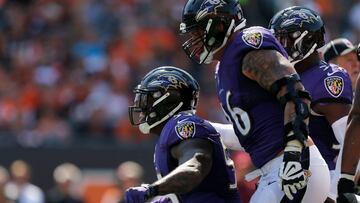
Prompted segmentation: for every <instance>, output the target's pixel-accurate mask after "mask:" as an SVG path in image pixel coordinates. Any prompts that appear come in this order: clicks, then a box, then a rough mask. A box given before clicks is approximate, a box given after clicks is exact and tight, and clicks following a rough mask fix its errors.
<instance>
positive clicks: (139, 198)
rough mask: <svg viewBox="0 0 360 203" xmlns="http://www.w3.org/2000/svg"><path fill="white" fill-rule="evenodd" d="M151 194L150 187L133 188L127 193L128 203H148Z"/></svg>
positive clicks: (126, 200)
mask: <svg viewBox="0 0 360 203" xmlns="http://www.w3.org/2000/svg"><path fill="white" fill-rule="evenodd" d="M148 194H149V186H148V185H141V186H140V187H131V188H129V189H127V190H126V192H125V202H126V203H144V202H146V200H147V199H149V197H148Z"/></svg>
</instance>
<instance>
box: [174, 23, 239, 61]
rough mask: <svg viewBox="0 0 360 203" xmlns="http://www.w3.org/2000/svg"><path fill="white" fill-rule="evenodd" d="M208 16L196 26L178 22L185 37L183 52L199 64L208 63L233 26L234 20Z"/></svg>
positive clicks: (228, 35)
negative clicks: (187, 25)
mask: <svg viewBox="0 0 360 203" xmlns="http://www.w3.org/2000/svg"><path fill="white" fill-rule="evenodd" d="M224 19H225V18H219V17H217V18H209V19H208V20H207V21H206V20H204V21H203V23H200V24H199V25H198V26H193V27H188V28H187V27H186V24H185V23H181V24H180V33H181V34H182V35H183V36H184V37H185V40H184V41H185V42H184V43H183V45H182V47H183V49H184V51H185V53H186V54H187V55H188V56H189V57H190V58H191V59H192V60H194V61H196V62H197V63H199V64H202V63H205V64H210V63H211V62H212V61H213V58H214V54H215V53H217V52H218V51H219V50H220V49H221V48H223V47H224V46H225V44H226V42H227V40H228V38H229V37H230V35H231V33H232V32H233V31H234V28H235V20H234V19H231V20H230V19H227V20H228V21H229V22H230V24H228V23H226V22H227V20H224Z"/></svg>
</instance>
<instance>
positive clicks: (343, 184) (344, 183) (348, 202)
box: [336, 178, 358, 203]
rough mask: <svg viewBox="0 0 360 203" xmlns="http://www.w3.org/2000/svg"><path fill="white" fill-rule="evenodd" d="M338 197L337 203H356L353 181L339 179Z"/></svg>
mask: <svg viewBox="0 0 360 203" xmlns="http://www.w3.org/2000/svg"><path fill="white" fill-rule="evenodd" d="M337 188H338V197H337V198H336V202H337V203H358V202H357V200H356V197H355V184H354V181H352V180H349V179H346V178H340V180H339V182H338V186H337Z"/></svg>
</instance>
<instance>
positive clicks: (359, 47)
mask: <svg viewBox="0 0 360 203" xmlns="http://www.w3.org/2000/svg"><path fill="white" fill-rule="evenodd" d="M356 54H357V58H358V61H360V43H359V45H358V48H357V50H356Z"/></svg>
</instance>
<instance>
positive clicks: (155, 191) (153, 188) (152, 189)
mask: <svg viewBox="0 0 360 203" xmlns="http://www.w3.org/2000/svg"><path fill="white" fill-rule="evenodd" d="M157 195H159V186H157V185H149V187H148V190H147V192H146V196H145V198H146V199H150V198H152V197H155V196H157Z"/></svg>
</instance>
